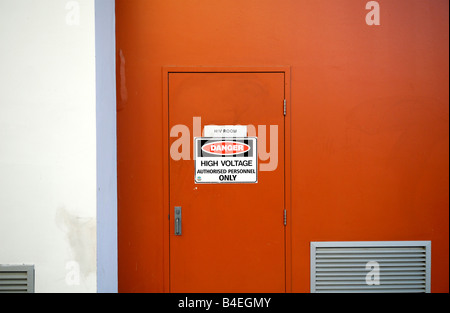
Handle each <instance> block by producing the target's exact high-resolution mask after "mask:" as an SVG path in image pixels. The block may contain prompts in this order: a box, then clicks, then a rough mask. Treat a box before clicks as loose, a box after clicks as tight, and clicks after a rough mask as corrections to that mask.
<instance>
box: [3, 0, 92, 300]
mask: <svg viewBox="0 0 450 313" xmlns="http://www.w3.org/2000/svg"><path fill="white" fill-rule="evenodd" d="M94 13H95V12H94V1H90V0H78V1H61V0H39V1H35V0H13V1H7V0H1V1H0V42H1V51H0V94H1V98H0V264H23V263H24V264H34V265H35V270H36V274H35V275H36V290H35V291H36V292H95V291H96V290H97V264H96V222H97V221H96V208H97V199H96V90H95V88H96V76H95V16H94Z"/></svg>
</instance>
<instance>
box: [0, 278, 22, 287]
mask: <svg viewBox="0 0 450 313" xmlns="http://www.w3.org/2000/svg"><path fill="white" fill-rule="evenodd" d="M2 285H27V280H26V279H11V280H6V279H0V286H2Z"/></svg>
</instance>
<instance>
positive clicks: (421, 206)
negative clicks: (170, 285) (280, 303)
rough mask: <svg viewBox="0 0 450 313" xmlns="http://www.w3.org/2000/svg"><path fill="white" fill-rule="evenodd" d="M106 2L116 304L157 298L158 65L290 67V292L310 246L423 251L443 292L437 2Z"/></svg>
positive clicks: (445, 76) (444, 114) (442, 0)
mask: <svg viewBox="0 0 450 313" xmlns="http://www.w3.org/2000/svg"><path fill="white" fill-rule="evenodd" d="M367 2H368V1H362V0H361V1H360V0H358V1H355V0H340V1H329V0H301V1H298V0H281V1H280V0H258V1H256V0H247V1H242V0H230V1H215V0H214V1H211V0H198V1H176V0H135V1H133V2H132V3H131V2H130V1H128V0H117V1H116V12H117V59H118V64H117V74H118V77H117V97H118V105H117V110H118V177H119V180H118V187H119V189H118V195H119V291H126V292H133V291H140V292H161V291H163V290H164V286H163V264H164V263H163V262H164V260H163V236H164V234H163V224H162V223H163V221H164V220H165V218H164V216H163V201H164V199H163V186H162V185H161V183H162V181H163V179H162V178H163V175H167V173H163V171H162V164H163V160H162V157H163V153H162V151H161V149H162V142H161V138H163V133H162V132H163V125H162V112H163V108H162V103H163V99H162V87H163V83H162V75H161V69H162V67H163V66H170V65H176V66H221V67H233V66H246V67H251V66H258V67H259V66H276V65H288V66H291V103H290V104H289V105H290V106H291V107H290V109H291V114H290V116H289V117H288V118H290V119H291V150H292V156H291V157H292V169H291V176H292V186H291V188H292V216H291V223H292V224H291V225H292V291H293V292H309V286H310V268H309V266H310V256H309V244H310V242H311V241H366V240H367V241H385V240H386V241H401V240H431V241H432V281H431V284H432V292H448V287H449V280H448V277H449V272H448V269H449V249H448V248H449V241H448V240H449V224H448V221H449V215H448V213H449V193H448V189H449V89H448V84H449V48H448V46H449V32H448V29H449V3H448V1H447V0H432V1H423V0H401V1H400V0H396V1H391V0H380V1H378V3H379V4H380V25H371V26H369V25H368V24H367V23H366V15H367V14H368V13H369V10H367V9H366V4H367Z"/></svg>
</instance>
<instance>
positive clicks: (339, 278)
mask: <svg viewBox="0 0 450 313" xmlns="http://www.w3.org/2000/svg"><path fill="white" fill-rule="evenodd" d="M366 276H367V275H366V274H361V275H353V276H330V275H328V276H318V277H316V280H317V281H318V282H319V281H333V280H336V281H346V280H355V279H357V278H358V279H361V278H362V279H366ZM389 280H394V281H395V280H397V281H400V280H425V275H414V276H387V275H384V276H383V281H389Z"/></svg>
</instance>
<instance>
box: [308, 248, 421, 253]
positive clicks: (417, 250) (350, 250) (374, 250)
mask: <svg viewBox="0 0 450 313" xmlns="http://www.w3.org/2000/svg"><path fill="white" fill-rule="evenodd" d="M400 252H402V253H403V252H404V253H425V249H424V248H420V247H419V248H417V247H395V248H394V247H393V248H386V247H384V248H381V247H366V248H363V247H361V248H323V247H319V248H317V251H316V254H323V253H400Z"/></svg>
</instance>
